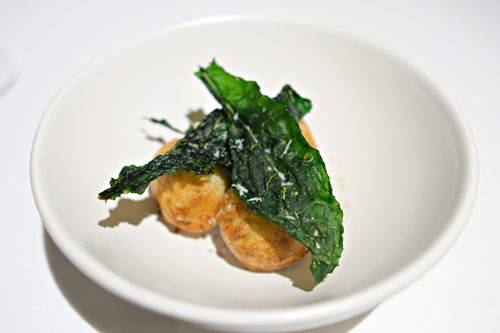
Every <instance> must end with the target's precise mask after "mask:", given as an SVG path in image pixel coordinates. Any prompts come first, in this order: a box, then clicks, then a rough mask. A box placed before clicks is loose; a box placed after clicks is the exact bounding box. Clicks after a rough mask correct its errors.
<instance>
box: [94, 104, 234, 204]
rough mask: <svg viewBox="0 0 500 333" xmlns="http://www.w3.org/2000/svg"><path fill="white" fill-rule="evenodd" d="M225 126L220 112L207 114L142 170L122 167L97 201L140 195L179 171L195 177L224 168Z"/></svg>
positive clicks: (227, 161)
mask: <svg viewBox="0 0 500 333" xmlns="http://www.w3.org/2000/svg"><path fill="white" fill-rule="evenodd" d="M226 145H227V123H226V120H225V115H224V112H223V111H222V110H215V111H213V112H211V113H210V114H209V115H208V116H207V117H206V118H205V119H203V120H202V121H201V122H200V123H199V124H198V126H197V127H195V128H193V129H191V130H190V131H188V132H187V133H186V136H185V137H184V138H183V139H181V140H180V141H179V142H177V144H176V145H175V146H174V147H173V148H172V150H170V151H169V152H167V153H166V154H165V155H159V156H157V157H155V158H154V159H153V160H152V161H150V162H149V163H147V164H145V165H143V166H135V165H129V166H126V167H123V169H122V170H121V171H120V174H119V175H118V178H116V179H115V178H112V179H111V181H110V183H109V184H110V187H109V188H108V189H106V190H104V191H102V192H101V193H99V199H103V200H107V199H115V198H117V197H119V196H120V195H122V194H126V193H138V194H142V193H143V192H144V191H145V190H146V188H147V187H148V185H149V183H150V182H152V181H153V180H155V179H156V178H158V177H160V176H163V175H165V174H176V173H177V170H179V169H182V170H186V172H194V173H195V174H209V173H212V172H213V169H214V168H215V166H216V165H222V166H228V165H229V164H230V163H231V162H230V160H229V156H228V149H227V147H226Z"/></svg>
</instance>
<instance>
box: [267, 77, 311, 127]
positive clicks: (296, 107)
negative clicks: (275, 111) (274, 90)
mask: <svg viewBox="0 0 500 333" xmlns="http://www.w3.org/2000/svg"><path fill="white" fill-rule="evenodd" d="M274 100H276V101H282V102H286V107H287V109H288V112H290V114H291V115H292V117H293V118H294V119H295V120H296V121H299V120H300V119H302V117H304V116H305V115H306V114H307V113H308V112H309V111H311V107H312V105H311V101H310V100H309V99H307V98H303V97H301V96H300V95H299V94H297V92H296V91H295V90H293V89H292V87H290V85H288V84H287V85H285V86H284V87H283V88H282V89H281V91H280V93H279V94H278V96H276V97H275V98H274Z"/></svg>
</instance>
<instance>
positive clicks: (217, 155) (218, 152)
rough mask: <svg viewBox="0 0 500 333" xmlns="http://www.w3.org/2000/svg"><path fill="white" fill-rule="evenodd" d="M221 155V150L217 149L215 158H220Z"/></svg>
mask: <svg viewBox="0 0 500 333" xmlns="http://www.w3.org/2000/svg"><path fill="white" fill-rule="evenodd" d="M219 156H220V151H219V150H216V151H215V153H214V157H215V158H219Z"/></svg>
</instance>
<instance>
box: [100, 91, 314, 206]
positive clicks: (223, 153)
mask: <svg viewBox="0 0 500 333" xmlns="http://www.w3.org/2000/svg"><path fill="white" fill-rule="evenodd" d="M275 99H276V100H279V101H281V102H283V103H286V105H287V108H288V110H289V111H290V113H291V114H292V115H293V116H294V117H299V118H296V119H300V118H301V117H302V116H303V115H304V114H306V113H307V112H309V110H310V109H311V102H310V101H309V100H308V99H305V98H302V97H300V96H299V95H298V94H297V93H296V92H295V91H294V90H293V89H292V88H291V87H290V86H288V85H286V86H284V87H283V89H282V90H281V92H280V94H279V95H278V96H276V97H275ZM196 114H197V116H198V117H199V116H200V114H202V112H200V111H198V112H197V113H196ZM148 119H149V120H150V121H152V122H154V123H157V124H160V125H163V126H165V127H167V128H170V129H172V130H174V131H176V132H178V133H183V132H182V131H180V130H178V129H176V128H175V127H173V126H172V125H171V124H170V123H169V122H168V121H166V120H165V119H156V118H148ZM194 125H195V124H194V123H192V124H191V126H194ZM226 129H227V124H226V119H225V114H224V113H223V112H222V110H214V111H212V112H211V113H210V114H208V115H207V116H206V117H205V118H203V119H202V120H201V123H200V125H199V126H197V127H195V128H193V127H190V128H189V129H188V131H187V134H186V136H185V137H184V138H183V139H182V140H180V141H179V142H178V143H177V145H175V147H173V148H172V149H171V150H170V151H169V152H168V153H167V154H165V155H164V156H157V157H156V158H155V159H153V160H152V161H151V162H149V163H147V164H145V165H142V166H135V165H129V166H126V167H124V168H123V169H122V170H121V171H120V174H119V175H118V178H116V179H115V178H112V179H111V180H110V188H108V189H106V190H104V191H103V192H101V193H99V199H104V200H107V199H116V198H117V197H119V196H120V195H122V194H126V193H138V194H142V193H143V192H144V191H145V190H146V188H147V187H148V185H149V183H150V182H152V181H153V180H155V179H156V178H158V177H160V176H162V175H165V174H168V173H176V172H177V170H179V169H182V170H186V171H187V172H190V171H194V172H195V173H196V174H208V173H212V170H213V168H214V167H215V165H222V166H226V167H228V166H230V164H231V161H230V159H229V150H228V147H227V142H226V138H227V132H226Z"/></svg>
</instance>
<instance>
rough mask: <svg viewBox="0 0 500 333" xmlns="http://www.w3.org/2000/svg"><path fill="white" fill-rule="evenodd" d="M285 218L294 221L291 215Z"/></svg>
mask: <svg viewBox="0 0 500 333" xmlns="http://www.w3.org/2000/svg"><path fill="white" fill-rule="evenodd" d="M286 218H287V219H289V220H295V217H293V216H291V215H287V216H286Z"/></svg>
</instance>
